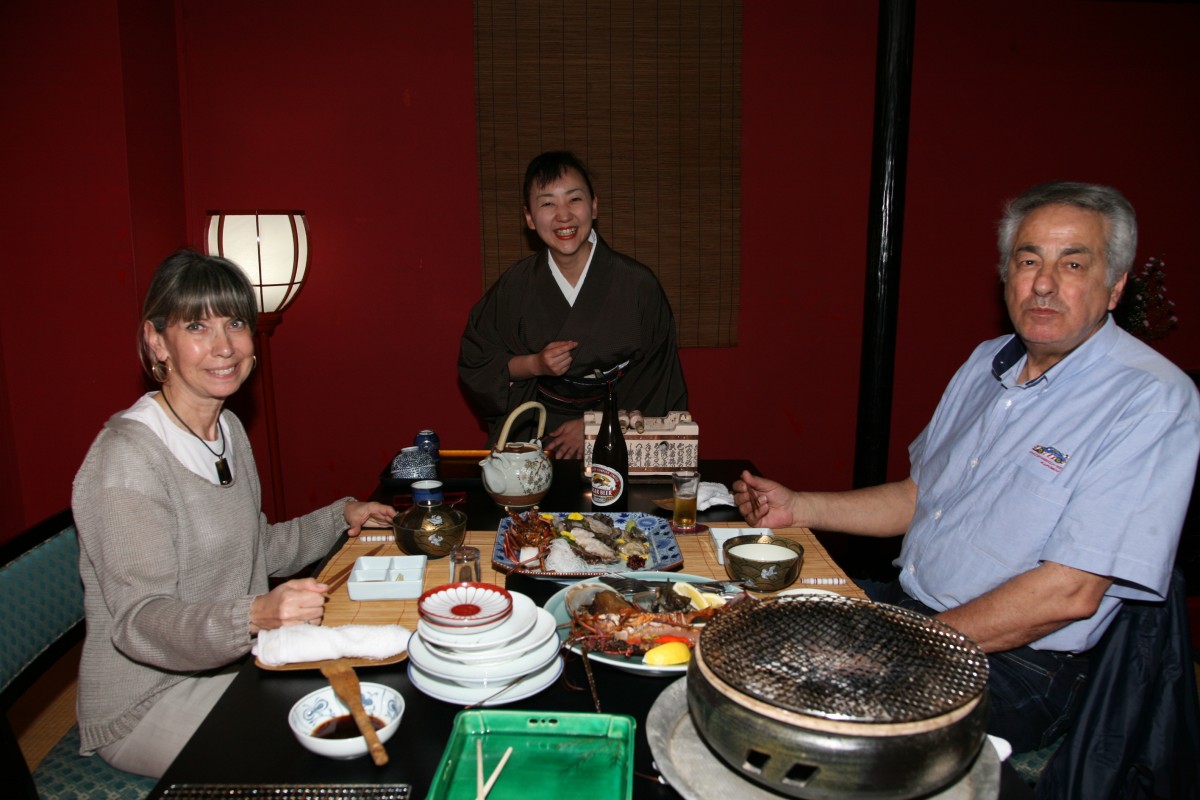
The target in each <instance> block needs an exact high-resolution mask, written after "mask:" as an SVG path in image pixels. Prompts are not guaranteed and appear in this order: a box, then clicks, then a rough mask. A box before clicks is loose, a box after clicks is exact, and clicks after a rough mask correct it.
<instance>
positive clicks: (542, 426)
mask: <svg viewBox="0 0 1200 800" xmlns="http://www.w3.org/2000/svg"><path fill="white" fill-rule="evenodd" d="M531 408H536V409H537V410H538V411H540V412H541V418H540V419H539V420H538V430H537V438H538V439H539V440H540V439H541V438H542V434H544V433H545V432H546V407H545V406H544V405H542V404H541V403H539V402H538V401H537V400H528V401H526V402H524V403H521V405H519V406H517V407H516V408H514V409H513V410H512V413H511V414H509V415H508V419H506V420H504V427H503V428H501V430H500V438H499V439H497V440H496V449H497V450H503V449H504V445H506V444H507V443H508V431H509V429H510V428H512V424H513V420H515V419H516V418H517V417H519V416H521V414H522V413H524V412H526V411H528V410H529V409H531Z"/></svg>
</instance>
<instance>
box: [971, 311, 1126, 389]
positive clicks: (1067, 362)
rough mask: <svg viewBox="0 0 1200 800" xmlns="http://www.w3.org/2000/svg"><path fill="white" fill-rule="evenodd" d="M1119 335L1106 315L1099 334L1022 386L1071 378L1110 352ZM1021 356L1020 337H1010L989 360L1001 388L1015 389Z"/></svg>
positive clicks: (1023, 360) (1022, 352)
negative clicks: (1009, 387) (1012, 387)
mask: <svg viewBox="0 0 1200 800" xmlns="http://www.w3.org/2000/svg"><path fill="white" fill-rule="evenodd" d="M1120 335H1121V329H1120V327H1119V326H1118V325H1117V322H1116V320H1114V319H1113V317H1112V314H1109V315H1108V318H1107V319H1106V320H1105V321H1104V324H1103V325H1102V326H1100V330H1098V331H1096V332H1095V333H1094V334H1092V335H1091V336H1090V337H1088V339H1087V341H1085V342H1084V343H1083V344H1081V345H1079V347H1076V348H1075V349H1074V350H1072V351H1071V352H1070V353H1067V355H1066V356H1065V357H1064V358H1063V359H1062V361H1059V362H1058V363H1057V364H1055V365H1054V366H1052V367H1051V368H1050V369H1048V370H1046V371H1045V372H1043V373H1042V374H1041V375H1039V376H1038V377H1036V378H1034V379H1033V380H1031V381H1029V382H1028V383H1025V384H1022V385H1023V386H1033V385H1034V384H1036V383H1037V382H1038V381H1041V380H1045V381H1046V382H1047V383H1053V382H1054V381H1057V380H1061V379H1063V378H1065V377H1067V376H1070V375H1074V374H1075V373H1077V372H1079V371H1080V370H1082V369H1084V368H1086V367H1087V366H1088V365H1089V364H1091V363H1092V362H1093V361H1095V360H1096V359H1098V358H1100V357H1101V356H1103V355H1104V354H1105V353H1107V352H1108V351H1109V350H1110V349H1112V346H1113V344H1115V343H1116V341H1117V338H1118V337H1119V336H1120ZM1025 355H1026V351H1025V342H1023V341H1021V337H1020V336H1018V335H1016V334H1013V335H1012V338H1010V339H1009V340H1008V341H1006V342H1005V343H1004V344H1003V345H1002V346H1001V347H1000V350H999V351H998V352H997V353H996V355H995V356H994V357H993V358H992V375H993V377H995V378H996V380H998V381H1000V382H1001V383H1002V384H1004V385H1005V386H1015V385H1017V384H1016V383H1015V381H1016V378H1017V376H1018V375H1020V374H1021V372H1020V369H1018V368H1019V367H1021V366H1023V365H1024V363H1025Z"/></svg>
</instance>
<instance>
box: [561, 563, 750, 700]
mask: <svg viewBox="0 0 1200 800" xmlns="http://www.w3.org/2000/svg"><path fill="white" fill-rule="evenodd" d="M617 574H618V575H628V576H630V577H634V578H637V579H639V580H643V581H649V582H652V583H653V582H658V581H673V582H675V583H712V581H713V579H712V578H705V577H702V576H700V575H688V574H686V573H681V572H624V573H617ZM596 582H598V581H597V580H584V581H579V583H596ZM572 585H575V584H572ZM570 588H571V587H570V586H567V587H564V588H563V589H561V590H559V591H557V592H555V593H554V595H553V596H552V597H551V598H550V599H549V600H547V601H546V605H545V606H544V608H545V609H546V610H547V611H549V612H550V613H551V614H552V615H554V621H555V622H556V623H557V625H558V636H559V638H560V639H561V640H562V641H564V642H565V641H566V640H567V639H569V638H570V636H571V615H570V614H569V613H567V607H566V602H565V601H566V597H567V589H570ZM738 591H740V590H738ZM568 649H569V650H571V651H572V652H575V653H578V654H580V655H582V654H583V648H581V647H576V646H571V647H569V648H568ZM587 657H588V658H590V659H591V660H592V661H595V662H597V663H600V664H610V665H612V666H614V667H616V668H617V669H623V670H625V671H626V672H635V673H638V674H641V675H654V676H661V677H668V676H673V677H679V676H680V675H686V674H687V668H688V665H687V664H686V663H685V664H672V665H670V666H655V665H651V664H646V663H644V662H643V661H642V657H641V656H640V655H637V656H618V655H611V654H609V653H597V652H594V651H591V650H589V651H588V653H587Z"/></svg>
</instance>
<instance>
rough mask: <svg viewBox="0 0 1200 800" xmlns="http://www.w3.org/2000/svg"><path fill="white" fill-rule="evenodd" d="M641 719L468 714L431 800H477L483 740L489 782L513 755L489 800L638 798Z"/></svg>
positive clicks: (449, 746) (459, 721)
mask: <svg viewBox="0 0 1200 800" xmlns="http://www.w3.org/2000/svg"><path fill="white" fill-rule="evenodd" d="M636 724H637V723H636V722H635V721H634V719H633V717H628V716H623V715H618V714H585V713H577V712H558V711H503V710H494V709H487V708H483V709H478V710H470V711H460V712H458V715H457V716H456V717H455V718H454V731H453V732H452V733H451V735H450V741H449V742H447V743H446V750H445V752H444V753H442V760H441V763H439V764H438V769H437V774H436V775H435V776H434V778H433V785H432V786H431V787H430V789H429V800H474V798H475V764H476V755H475V742H476V741H477V740H482V742H483V777H484V780H487V778H488V776H490V775H491V774H492V771H493V770H494V769H495V768H496V765H497V764H499V763H500V759H501V758H502V757H503V756H504V752H505V750H507V749H508V748H509V747H511V748H512V749H513V752H512V755H511V756H509V758H508V763H507V764H505V766H504V770H503V771H502V772H501V773H500V777H499V778H497V779H496V783H495V784H494V785H493V786H492V790H491V792H490V793H489V794H488V800H509V799H510V798H511V800H537V798H547V799H548V800H562V798H564V797H574V796H582V795H579V793H580V792H584V793H585V794H586V796H588V797H604V798H614V799H615V798H625V799H626V800H629V798H632V797H633V732H634V728H635V726H636Z"/></svg>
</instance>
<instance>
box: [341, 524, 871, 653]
mask: <svg viewBox="0 0 1200 800" xmlns="http://www.w3.org/2000/svg"><path fill="white" fill-rule="evenodd" d="M713 527H722V528H738V527H743V526H742V525H739V524H738V523H725V524H722V523H718V524H716V525H714V526H713ZM774 533H775V535H776V536H786V537H788V538H789V539H794V540H795V541H797V542H799V543H800V544H801V545H802V546H803V547H804V564H803V566H802V567H801V568H800V580H799V581H797V582H796V583H795V584H794V585H793V587H792V588H796V587H800V586H804V585H806V584H804V583H803V581H804V580H805V579H806V578H832V579H840V580H844V581H846V582H845V583H844V584H841V585H820V586H815V587H813V588H821V589H828V590H830V591H833V592H837V593H838V594H841V595H844V596H846V597H857V598H860V599H864V600H865V599H866V595H865V594H863V592H862V590H861V589H859V588H858V586H856V585H855V584H854V583H853V582H852V581H850V580H849V579H848V578H847V577H846V573H844V572H843V571H842V570H841V568H840V567H838V565H837V564H836V563H834V561H833V559H832V558H830V556H829V553H828V552H827V551H826V550H825V548H824V547H822V546H821V543H820V542H819V541H817V537H816V536H814V535H813V534H812V531H810V530H809V529H808V528H783V529H779V530H776V531H775V532H774ZM384 537H386V538H384ZM676 539H677V541H678V542H679V549H680V551H681V552H682V553H683V568H682V569H681V570H680V571H681V572H686V573H687V574H689V575H700V576H702V577H705V578H725V577H726V575H725V568H724V567H723V566H721V565H720V564H718V563H717V552H716V550H715V549H714V548H713V545H712V539H711V538H709V536H708V534H698V535H695V536H690V535H683V536H677V537H676ZM495 543H496V532H495V531H467V536H466V541H465V544H469V545H471V546H472V547H478V548H479V554H480V562H481V567H482V575H481V577H482V578H483V580H484V581H485V582H487V583H495V584H498V585H500V586H503V585H504V573H502V572H496V571H495V570H494V569H492V550H493V548H494V546H495ZM368 555H377V556H398V555H403V554H402V553H401V552H400V549H399V548H398V547H397V546H396V543H395V542H394V541H392V539H391V535H390V533H389V532H387V531H384V530H370V529H368V530H365V531H363V533H362V535H361V536H360V537H358V538H356V539H350V540H349V541H347V542H346V544H345V545H344V546H343V547H342V549H341V550H339V551H338V552H337V553H336V554H334V556H333V558H331V559H330V560H329V562H328V563H327V564H326V565H325V567H324V569H322V570H321V574H320V575H319V576H318V577H319V580H321V581H322V582H324V583H330V584H332V585H333V588H331V589H330V591H329V602H327V603H326V604H325V620H324V623H323V624H325V625H392V624H397V623H398V624H400V625H403V626H405V627H406V628H408V629H409V630H416V628H417V619H418V614H417V601H416V600H368V601H363V602H358V601H355V600H351V599H350V593H349V590H348V589H347V588H346V580H347V579H348V578H349V575H350V570H351V569H353V567H354V561H355V559H357V558H359V557H361V556H368ZM449 581H450V566H449V562H448V561H447V560H446V559H444V558H439V559H436V560H433V561H429V562H428V563H427V564H426V569H425V583H424V589H432V588H433V587H435V586H441V585H442V584H444V583H448V582H449Z"/></svg>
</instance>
